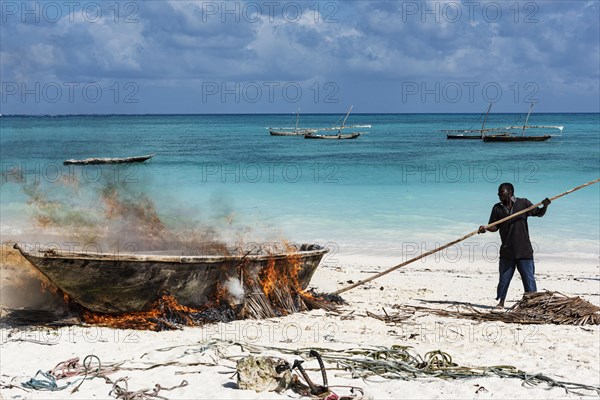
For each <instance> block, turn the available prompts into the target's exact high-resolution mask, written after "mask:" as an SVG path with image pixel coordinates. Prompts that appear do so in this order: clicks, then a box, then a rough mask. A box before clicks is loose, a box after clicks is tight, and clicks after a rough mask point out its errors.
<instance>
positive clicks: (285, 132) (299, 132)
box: [269, 109, 317, 136]
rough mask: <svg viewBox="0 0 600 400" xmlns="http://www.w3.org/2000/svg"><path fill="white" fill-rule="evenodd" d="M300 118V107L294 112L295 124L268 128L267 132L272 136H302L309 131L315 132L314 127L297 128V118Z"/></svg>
mask: <svg viewBox="0 0 600 400" xmlns="http://www.w3.org/2000/svg"><path fill="white" fill-rule="evenodd" d="M299 119H300V109H298V112H297V113H296V126H295V127H292V128H269V133H270V134H271V135H272V136H303V135H306V134H309V133H315V132H316V131H317V130H316V129H307V128H298V120H299Z"/></svg>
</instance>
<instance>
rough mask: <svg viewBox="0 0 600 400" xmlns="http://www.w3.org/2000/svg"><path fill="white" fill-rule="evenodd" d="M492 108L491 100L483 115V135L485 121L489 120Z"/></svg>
mask: <svg viewBox="0 0 600 400" xmlns="http://www.w3.org/2000/svg"><path fill="white" fill-rule="evenodd" d="M491 109H492V102H491V101H490V105H489V107H488V109H487V111H486V113H485V117H483V124H481V136H483V128H484V127H485V121H486V120H487V117H488V114H489V113H490V110H491Z"/></svg>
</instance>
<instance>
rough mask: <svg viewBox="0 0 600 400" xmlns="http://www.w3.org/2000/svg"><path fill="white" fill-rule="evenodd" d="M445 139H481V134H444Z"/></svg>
mask: <svg viewBox="0 0 600 400" xmlns="http://www.w3.org/2000/svg"><path fill="white" fill-rule="evenodd" d="M446 138H447V139H478V140H481V139H483V136H481V135H450V134H448V135H446Z"/></svg>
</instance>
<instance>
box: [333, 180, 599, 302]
mask: <svg viewBox="0 0 600 400" xmlns="http://www.w3.org/2000/svg"><path fill="white" fill-rule="evenodd" d="M598 182H600V178H598V179H596V180H594V181H591V182H588V183H584V184H583V185H580V186H577V187H576V188H573V189H571V190H567V191H566V192H564V193H561V194H559V195H556V196H554V197H551V198H550V200H551V201H554V200H556V199H558V198H560V197H563V196H566V195H568V194H569V193H573V192H574V191H576V190H579V189H582V188H584V187H586V186H590V185H593V184H594V183H598ZM540 205H542V202H541V201H540V202H539V203H537V204H534V205H532V206H531V207H528V208H526V209H524V210H521V211H519V212H516V213H514V214H511V215H509V216H508V217H505V218H502V219H501V220H498V221H496V222H493V223H491V224H489V225H486V226H485V228H486V229H488V228H490V227H492V226H496V225H498V224H501V223H503V222H505V221H508V220H509V219H512V218H514V217H516V216H518V215H521V214H524V213H526V212H529V211H531V210H533V209H534V208H537V207H539V206H540ZM478 232H479V229H477V230H476V231H473V232H471V233H469V234H467V235H465V236H463V237H461V238H459V239H456V240H454V241H452V242H450V243H446V244H445V245H443V246H440V247H438V248H435V249H433V250H431V251H428V252H427V253H423V254H421V255H419V256H417V257H415V258H412V259H410V260H408V261H405V262H403V263H401V264H398V265H396V266H393V267H391V268H388V269H386V270H385V271H382V272H380V273H378V274H375V275H373V276H371V277H369V278H367V279H364V280H362V281H358V282H356V283H354V284H352V285H350V286H346V287H345V288H342V289H339V290H337V291H335V292H333V294H340V293H344V292H347V291H348V290H351V289H354V288H355V287H357V286H361V285H364V284H365V283H367V282H371V281H372V280H375V279H377V278H379V277H382V276H383V275H387V274H389V273H390V272H392V271H395V270H397V269H398V268H402V267H404V266H406V265H408V264H411V263H413V262H415V261H418V260H420V259H421V258H424V257H427V256H429V255H432V254H434V253H437V252H438V251H440V250H444V249H446V248H448V247H450V246H453V245H455V244H456V243H459V242H462V241H463V240H466V239H468V238H470V237H471V236H473V235H476V234H477V233H478Z"/></svg>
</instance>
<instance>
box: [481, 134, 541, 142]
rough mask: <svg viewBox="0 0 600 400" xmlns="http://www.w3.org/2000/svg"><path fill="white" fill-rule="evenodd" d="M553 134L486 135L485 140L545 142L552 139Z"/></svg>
mask: <svg viewBox="0 0 600 400" xmlns="http://www.w3.org/2000/svg"><path fill="white" fill-rule="evenodd" d="M551 137H552V136H551V135H544V136H494V135H489V136H484V138H483V141H484V142H544V141H546V140H548V139H550V138H551Z"/></svg>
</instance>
